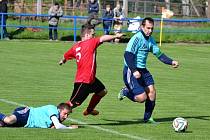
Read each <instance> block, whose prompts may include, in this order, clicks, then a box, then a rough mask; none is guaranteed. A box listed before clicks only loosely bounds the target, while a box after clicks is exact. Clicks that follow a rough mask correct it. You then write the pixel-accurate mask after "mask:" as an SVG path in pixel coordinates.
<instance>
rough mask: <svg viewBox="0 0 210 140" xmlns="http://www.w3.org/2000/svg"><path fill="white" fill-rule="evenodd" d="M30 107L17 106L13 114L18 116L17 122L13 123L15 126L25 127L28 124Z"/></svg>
mask: <svg viewBox="0 0 210 140" xmlns="http://www.w3.org/2000/svg"><path fill="white" fill-rule="evenodd" d="M29 112H30V109H29V108H28V107H19V108H16V109H15V110H14V112H13V115H15V116H16V118H17V122H16V123H14V124H12V125H11V126H13V127H24V126H25V125H26V124H27V121H28V116H29Z"/></svg>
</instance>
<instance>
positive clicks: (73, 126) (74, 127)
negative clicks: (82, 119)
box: [69, 125, 78, 129]
mask: <svg viewBox="0 0 210 140" xmlns="http://www.w3.org/2000/svg"><path fill="white" fill-rule="evenodd" d="M69 127H71V128H72V129H77V128H78V125H70V126H69Z"/></svg>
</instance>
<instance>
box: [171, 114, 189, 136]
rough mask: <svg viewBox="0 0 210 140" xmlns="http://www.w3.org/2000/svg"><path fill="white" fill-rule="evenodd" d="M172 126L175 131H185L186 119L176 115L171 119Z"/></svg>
mask: <svg viewBox="0 0 210 140" xmlns="http://www.w3.org/2000/svg"><path fill="white" fill-rule="evenodd" d="M172 127H173V129H174V130H175V131H176V132H185V131H186V130H187V127H188V122H187V120H186V119H184V118H181V117H178V118H175V119H174V120H173V123H172Z"/></svg>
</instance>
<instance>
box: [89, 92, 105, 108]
mask: <svg viewBox="0 0 210 140" xmlns="http://www.w3.org/2000/svg"><path fill="white" fill-rule="evenodd" d="M101 98H102V96H100V95H97V94H94V95H93V96H92V98H91V100H90V103H89V105H88V107H87V111H88V112H91V111H93V109H94V108H95V107H96V105H97V104H98V103H99V102H100V100H101Z"/></svg>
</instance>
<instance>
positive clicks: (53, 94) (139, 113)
mask: <svg viewBox="0 0 210 140" xmlns="http://www.w3.org/2000/svg"><path fill="white" fill-rule="evenodd" d="M71 45H72V43H70V42H48V41H1V42H0V112H3V113H6V114H10V113H11V112H12V110H13V109H14V108H16V107H17V106H18V105H20V104H24V105H29V106H34V107H37V106H42V105H46V104H54V105H57V104H58V103H60V102H65V101H66V100H67V99H69V97H70V95H71V91H72V87H73V81H74V73H75V70H76V66H75V62H74V61H72V62H68V63H66V64H65V65H63V66H59V65H58V61H59V59H60V58H61V57H62V55H63V53H64V52H65V51H67V49H68V48H69V47H70V46H71ZM125 46H126V44H120V45H116V44H111V43H105V44H103V45H102V46H101V47H100V48H99V49H98V56H97V61H98V67H97V77H98V78H99V79H101V81H103V83H104V84H105V85H106V87H107V89H108V91H109V93H108V95H107V96H106V97H105V98H104V99H103V100H102V102H101V103H100V104H99V105H98V106H97V109H98V110H100V115H99V116H96V117H93V116H88V117H84V116H83V115H82V111H83V110H84V109H85V108H86V106H87V104H88V102H89V99H90V98H88V99H87V100H86V101H85V102H84V104H82V105H81V106H80V107H78V108H76V109H75V110H74V112H73V113H72V114H71V115H70V116H69V118H68V120H67V121H65V124H66V125H68V124H79V126H80V129H75V130H55V129H28V128H0V136H1V137H0V139H1V140H17V139H19V140H28V139H30V140H46V139H50V140H67V139H74V140H81V139H82V140H86V139H87V140H110V139H112V140H117V139H121V140H126V139H139V140H183V139H184V140H209V139H210V135H209V132H210V127H209V124H210V112H209V108H210V103H209V101H210V91H209V88H210V85H209V80H210V55H209V54H210V45H204V44H199V45H195V44H164V45H163V46H162V47H161V49H162V51H163V52H165V53H166V54H168V55H169V56H171V57H172V58H176V59H177V60H178V61H179V62H180V68H179V69H172V68H171V67H170V66H167V65H164V64H162V63H161V62H159V61H158V60H157V59H156V58H155V57H154V56H152V55H150V56H149V59H148V69H150V71H151V73H152V74H153V76H154V79H155V82H156V89H157V103H156V108H155V111H154V114H153V117H154V118H155V119H156V121H158V122H159V124H157V125H152V124H144V123H142V121H141V119H142V117H143V113H144V104H138V103H133V102H130V101H129V100H128V99H124V100H123V101H118V100H117V94H118V92H119V90H120V89H121V87H122V86H123V82H122V67H123V51H124V49H125ZM178 116H181V117H184V118H186V119H187V120H188V122H189V127H188V130H187V132H186V133H176V132H174V131H173V129H172V127H171V124H172V120H173V119H174V118H175V117H178Z"/></svg>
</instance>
